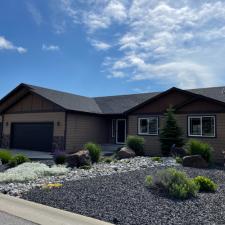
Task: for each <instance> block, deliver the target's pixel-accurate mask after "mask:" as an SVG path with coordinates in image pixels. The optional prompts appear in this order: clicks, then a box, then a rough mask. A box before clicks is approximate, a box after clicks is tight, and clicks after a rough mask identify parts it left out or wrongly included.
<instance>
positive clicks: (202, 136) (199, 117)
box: [188, 115, 216, 138]
mask: <svg viewBox="0 0 225 225" xmlns="http://www.w3.org/2000/svg"><path fill="white" fill-rule="evenodd" d="M204 117H210V118H213V119H214V120H213V121H214V130H213V135H212V136H208V135H203V134H202V131H203V130H202V128H203V127H202V119H203V118H204ZM195 118H196V119H200V129H201V134H200V135H198V134H191V119H195ZM188 137H200V138H215V137H216V116H214V115H199V116H188Z"/></svg>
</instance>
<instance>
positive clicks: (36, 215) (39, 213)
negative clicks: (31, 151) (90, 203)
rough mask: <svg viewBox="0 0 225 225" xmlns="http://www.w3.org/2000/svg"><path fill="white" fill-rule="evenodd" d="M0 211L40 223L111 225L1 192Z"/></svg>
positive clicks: (44, 224)
mask: <svg viewBox="0 0 225 225" xmlns="http://www.w3.org/2000/svg"><path fill="white" fill-rule="evenodd" d="M0 211H2V212H4V213H7V214H10V215H11V216H16V217H19V218H22V219H23V220H26V221H30V222H33V223H36V224H40V225H50V224H54V225H112V224H110V223H106V222H103V221H100V220H96V219H93V218H89V217H85V216H82V215H78V214H75V213H70V212H67V211H63V210H59V209H55V208H52V207H49V206H45V205H41V204H37V203H34V202H29V201H26V200H23V199H19V198H15V197H11V196H8V195H3V194H0ZM0 215H1V214H0ZM10 215H9V216H10ZM24 224H25V225H26V223H24ZM31 224H32V223H31Z"/></svg>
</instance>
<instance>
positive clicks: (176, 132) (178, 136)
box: [160, 107, 184, 156]
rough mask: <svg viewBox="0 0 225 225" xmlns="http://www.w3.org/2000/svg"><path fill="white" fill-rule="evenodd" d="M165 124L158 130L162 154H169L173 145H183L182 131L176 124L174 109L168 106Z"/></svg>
mask: <svg viewBox="0 0 225 225" xmlns="http://www.w3.org/2000/svg"><path fill="white" fill-rule="evenodd" d="M165 117H166V120H165V124H164V127H163V128H162V130H161V132H160V142H161V150H162V154H163V155H164V156H169V155H170V153H171V148H172V146H173V145H175V146H177V147H182V146H183V145H184V139H183V131H182V129H181V128H180V127H179V126H178V124H177V120H176V118H175V113H174V109H173V108H172V107H169V108H168V109H167V112H166V113H165Z"/></svg>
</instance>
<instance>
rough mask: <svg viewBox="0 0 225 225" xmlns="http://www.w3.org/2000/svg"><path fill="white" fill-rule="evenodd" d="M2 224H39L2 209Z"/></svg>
mask: <svg viewBox="0 0 225 225" xmlns="http://www.w3.org/2000/svg"><path fill="white" fill-rule="evenodd" d="M0 225H37V224H35V223H32V222H29V221H27V220H23V219H21V218H19V217H16V216H12V215H9V214H7V213H4V212H1V211H0Z"/></svg>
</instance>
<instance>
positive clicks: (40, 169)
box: [0, 162, 69, 183]
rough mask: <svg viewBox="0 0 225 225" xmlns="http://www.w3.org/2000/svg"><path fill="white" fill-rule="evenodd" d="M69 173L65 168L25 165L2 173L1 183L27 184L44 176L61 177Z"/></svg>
mask: <svg viewBox="0 0 225 225" xmlns="http://www.w3.org/2000/svg"><path fill="white" fill-rule="evenodd" d="M68 172H69V169H68V168H66V167H65V166H53V167H48V166H47V165H46V164H43V163H38V162H36V163H31V162H27V163H23V164H21V165H19V166H17V167H15V168H11V169H8V170H6V171H5V172H3V173H0V182H3V183H9V182H27V181H30V180H35V179H37V178H39V177H43V176H59V175H64V174H66V173H68Z"/></svg>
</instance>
